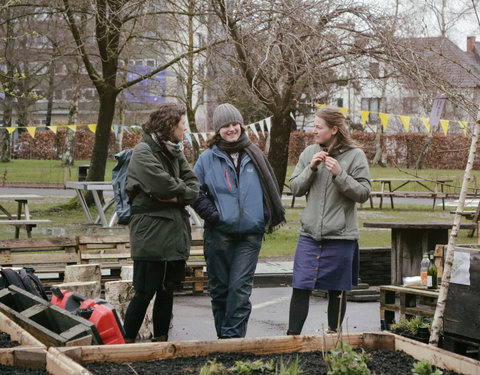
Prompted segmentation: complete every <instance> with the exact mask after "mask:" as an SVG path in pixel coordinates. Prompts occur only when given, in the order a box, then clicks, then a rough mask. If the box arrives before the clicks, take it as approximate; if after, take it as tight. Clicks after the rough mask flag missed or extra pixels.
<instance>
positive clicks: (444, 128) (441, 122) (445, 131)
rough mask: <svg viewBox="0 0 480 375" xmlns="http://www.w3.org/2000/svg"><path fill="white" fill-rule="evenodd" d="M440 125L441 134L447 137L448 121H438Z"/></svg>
mask: <svg viewBox="0 0 480 375" xmlns="http://www.w3.org/2000/svg"><path fill="white" fill-rule="evenodd" d="M440 125H442V128H443V132H444V133H445V135H447V132H448V126H449V125H450V121H449V120H440Z"/></svg>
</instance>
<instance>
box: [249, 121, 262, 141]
mask: <svg viewBox="0 0 480 375" xmlns="http://www.w3.org/2000/svg"><path fill="white" fill-rule="evenodd" d="M248 128H249V129H250V130H251V131H252V132H253V134H255V137H257V139H260V137H259V136H258V132H257V129H256V128H255V124H250V125H248Z"/></svg>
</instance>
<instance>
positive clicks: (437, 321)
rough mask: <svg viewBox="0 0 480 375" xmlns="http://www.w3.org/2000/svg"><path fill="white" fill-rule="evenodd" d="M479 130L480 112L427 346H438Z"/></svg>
mask: <svg viewBox="0 0 480 375" xmlns="http://www.w3.org/2000/svg"><path fill="white" fill-rule="evenodd" d="M479 129H480V111H479V112H478V115H477V121H476V123H475V129H474V132H473V137H472V143H471V144H470V152H469V154H468V161H467V166H466V167H465V174H464V176H463V183H462V188H461V190H460V197H459V199H458V206H457V210H456V212H455V217H454V219H453V226H452V231H451V232H450V239H449V241H448V246H447V251H446V254H445V265H444V268H443V273H442V285H441V286H440V293H439V294H438V300H437V307H436V309H435V315H434V317H433V322H432V331H431V333H430V340H429V344H430V345H434V346H438V338H439V335H440V331H441V329H442V325H443V314H444V312H445V304H446V302H447V294H448V288H449V286H450V275H451V271H452V263H453V254H454V249H455V245H456V244H457V234H458V229H459V227H460V220H461V219H462V215H461V212H462V211H463V207H464V204H465V197H466V196H467V190H468V184H469V182H470V174H471V171H472V168H473V162H474V160H475V153H476V151H477V145H478V134H479Z"/></svg>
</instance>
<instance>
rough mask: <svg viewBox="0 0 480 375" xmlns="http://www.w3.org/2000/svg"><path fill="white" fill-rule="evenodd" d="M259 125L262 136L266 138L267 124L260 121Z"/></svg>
mask: <svg viewBox="0 0 480 375" xmlns="http://www.w3.org/2000/svg"><path fill="white" fill-rule="evenodd" d="M258 125H260V130H261V131H262V135H263V136H264V137H265V124H264V123H263V121H260V122H259V123H258Z"/></svg>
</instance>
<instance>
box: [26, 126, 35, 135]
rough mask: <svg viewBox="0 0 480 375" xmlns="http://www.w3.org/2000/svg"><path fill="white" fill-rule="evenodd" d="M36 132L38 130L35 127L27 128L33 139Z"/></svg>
mask: <svg viewBox="0 0 480 375" xmlns="http://www.w3.org/2000/svg"><path fill="white" fill-rule="evenodd" d="M35 130H37V128H36V127H35V126H27V131H28V133H30V135H31V136H32V138H35Z"/></svg>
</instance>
